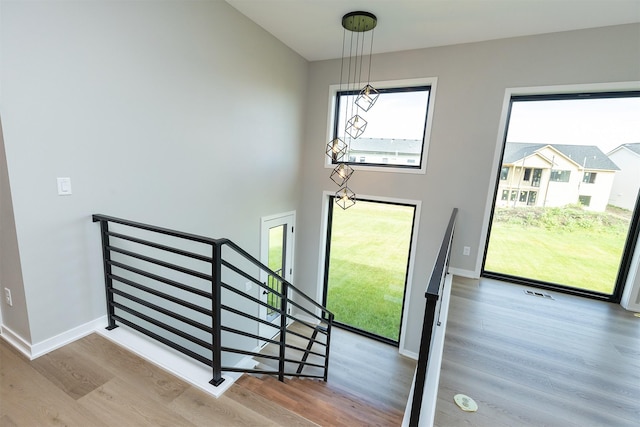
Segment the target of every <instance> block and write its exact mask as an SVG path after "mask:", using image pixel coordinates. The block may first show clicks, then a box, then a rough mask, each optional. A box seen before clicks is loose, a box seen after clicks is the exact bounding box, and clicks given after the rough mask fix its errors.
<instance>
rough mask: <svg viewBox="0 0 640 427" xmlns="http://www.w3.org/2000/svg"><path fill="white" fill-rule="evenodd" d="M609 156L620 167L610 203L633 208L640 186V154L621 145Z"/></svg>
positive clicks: (614, 181)
mask: <svg viewBox="0 0 640 427" xmlns="http://www.w3.org/2000/svg"><path fill="white" fill-rule="evenodd" d="M609 158H610V159H611V160H613V161H614V162H615V163H616V164H617V165H618V167H619V168H620V170H619V171H618V172H616V176H615V179H614V180H613V187H612V189H611V197H610V199H609V203H610V204H612V205H614V206H618V207H620V208H624V209H628V210H632V209H633V208H634V207H635V204H636V199H637V198H638V187H639V186H640V155H639V154H637V153H634V152H632V151H631V150H628V149H626V148H624V147H620V148H618V149H617V150H615V151H613V152H612V153H609Z"/></svg>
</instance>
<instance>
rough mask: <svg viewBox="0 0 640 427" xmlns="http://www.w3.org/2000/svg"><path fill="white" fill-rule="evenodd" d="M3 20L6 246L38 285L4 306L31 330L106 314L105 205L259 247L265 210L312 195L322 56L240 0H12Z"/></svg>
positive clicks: (108, 210)
mask: <svg viewBox="0 0 640 427" xmlns="http://www.w3.org/2000/svg"><path fill="white" fill-rule="evenodd" d="M0 19H1V22H0V24H1V25H0V26H1V28H2V42H1V43H2V45H1V48H2V61H3V65H2V74H1V76H0V82H1V83H2V96H1V98H0V99H1V105H0V113H1V116H2V120H3V125H4V137H5V138H4V143H5V144H4V145H5V149H6V159H7V164H8V181H9V182H10V183H11V196H12V198H13V209H14V212H15V231H16V233H17V246H19V248H20V261H21V266H20V262H15V263H14V262H11V263H9V262H5V259H4V251H3V263H2V276H1V278H2V280H3V281H4V280H5V278H10V277H15V278H19V277H20V275H22V278H23V280H24V293H25V297H26V305H25V303H20V304H18V305H14V307H6V306H5V305H3V306H2V316H3V319H2V321H3V323H4V325H5V326H6V327H8V328H10V329H11V330H13V331H14V332H16V333H17V334H19V335H20V336H21V337H22V338H24V339H25V340H26V341H27V342H30V343H33V344H36V343H39V342H42V341H43V340H45V339H47V338H51V337H53V336H55V335H57V334H59V333H62V332H65V331H68V330H70V329H71V328H74V327H76V326H79V325H82V324H84V323H86V322H89V321H92V320H94V319H96V318H98V317H100V316H101V315H103V314H104V313H105V309H104V291H103V289H102V286H103V279H102V266H101V261H100V256H101V255H100V253H99V249H100V248H99V235H98V226H97V225H96V224H93V223H92V222H91V217H90V216H91V214H92V213H105V214H109V215H114V216H121V217H125V218H129V219H132V220H136V221H141V222H147V223H151V224H155V225H160V226H164V227H168V228H176V229H180V230H184V231H188V232H193V233H197V234H203V235H207V236H210V237H229V238H231V239H232V240H234V241H236V242H237V243H238V244H240V245H241V246H243V247H244V248H246V249H247V250H248V251H250V252H251V253H253V254H256V255H257V254H259V235H260V217H261V216H264V215H271V214H275V213H279V212H286V211H291V210H295V209H296V207H297V203H298V194H299V192H300V184H299V181H300V180H299V176H298V174H299V171H298V167H297V164H298V162H299V158H300V155H301V144H300V140H301V137H302V131H303V128H302V126H303V123H304V111H305V100H304V95H305V92H306V87H307V80H306V79H307V74H308V73H307V71H308V64H307V62H306V61H305V60H303V59H302V58H301V57H300V56H298V55H297V54H295V53H294V52H293V51H291V50H290V49H289V48H287V47H285V46H284V45H282V44H281V43H280V42H279V41H277V40H276V39H275V38H274V37H272V36H271V35H269V34H267V33H266V32H264V31H263V30H262V29H261V28H259V27H258V26H257V25H255V24H254V23H252V22H251V21H249V20H248V19H246V18H245V17H244V16H242V15H240V14H239V13H238V12H237V11H236V10H235V9H233V8H231V7H230V6H228V5H227V4H226V3H225V2H222V1H207V2H134V1H130V2H81V1H77V2H76V1H71V2H4V1H3V2H2V13H1V18H0ZM5 173H6V172H5V169H4V167H3V175H4V174H5ZM59 176H64V177H66V176H68V177H71V180H72V188H73V195H71V196H58V195H57V192H56V177H59ZM1 177H2V176H0V178H1ZM6 181H7V179H2V182H1V184H3V186H2V187H3V193H2V200H3V210H2V214H3V218H2V220H3V229H2V230H3V231H2V233H3V234H2V239H3V249H4V246H5V237H6V236H7V235H9V237H10V233H9V234H7V233H5V231H4V230H5V228H4V224H5V212H7V208H5V206H6V205H5V202H6V201H8V200H10V199H9V195H8V194H5V191H4V190H5V188H6ZM7 222H9V225H11V224H10V221H8V219H7ZM9 231H10V230H9ZM8 243H9V244H11V243H12V242H8ZM9 246H11V247H13V248H14V249H15V246H16V245H9ZM13 252H16V250H14V251H13ZM7 283H8V284H10V285H11V286H12V287H15V289H16V291H15V292H16V294H19V293H20V290H21V289H20V288H21V285H20V283H19V281H17V279H16V281H9V280H7ZM3 285H4V286H6V284H3ZM27 315H28V318H27ZM27 322H28V324H27Z"/></svg>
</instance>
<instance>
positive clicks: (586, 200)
mask: <svg viewBox="0 0 640 427" xmlns="http://www.w3.org/2000/svg"><path fill="white" fill-rule="evenodd" d="M578 202H579V203H580V204H581V205H582V206H589V205H590V204H591V196H578Z"/></svg>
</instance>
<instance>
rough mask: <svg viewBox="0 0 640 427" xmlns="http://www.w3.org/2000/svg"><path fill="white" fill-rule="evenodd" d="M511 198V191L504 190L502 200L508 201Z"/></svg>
mask: <svg viewBox="0 0 640 427" xmlns="http://www.w3.org/2000/svg"><path fill="white" fill-rule="evenodd" d="M508 198H509V190H502V200H507V199H508Z"/></svg>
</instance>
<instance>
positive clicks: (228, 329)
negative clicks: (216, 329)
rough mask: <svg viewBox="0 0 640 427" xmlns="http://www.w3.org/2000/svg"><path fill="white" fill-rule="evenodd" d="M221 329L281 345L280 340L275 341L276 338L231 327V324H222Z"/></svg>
mask: <svg viewBox="0 0 640 427" xmlns="http://www.w3.org/2000/svg"><path fill="white" fill-rule="evenodd" d="M220 330H221V331H225V332H229V333H232V334H236V335H242V336H243V337H247V338H255V339H257V340H260V341H266V342H269V343H272V344H277V345H280V341H275V340H273V339H271V338H265V337H262V336H260V335H256V334H252V333H251V332H246V331H241V330H240V329H235V328H232V327H229V326H220Z"/></svg>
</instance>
